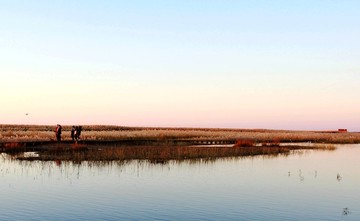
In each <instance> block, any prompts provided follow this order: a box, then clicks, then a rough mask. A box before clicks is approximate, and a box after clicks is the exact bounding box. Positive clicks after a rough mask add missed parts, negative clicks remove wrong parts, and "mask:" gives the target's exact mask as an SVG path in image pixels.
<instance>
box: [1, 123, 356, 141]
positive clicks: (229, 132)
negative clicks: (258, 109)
mask: <svg viewBox="0 0 360 221" xmlns="http://www.w3.org/2000/svg"><path fill="white" fill-rule="evenodd" d="M54 130H55V125H9V124H6V125H5V124H2V125H0V142H2V143H5V142H31V141H49V140H55V132H54ZM70 130H71V125H65V126H63V133H62V139H63V140H65V141H69V140H71V138H70ZM81 138H82V140H94V141H116V140H159V141H162V140H163V141H165V140H251V141H252V142H255V143H266V142H270V143H274V142H275V143H281V142H312V143H332V144H353V143H360V133H359V132H345V133H343V132H337V131H292V130H267V129H226V128H162V127H124V126H106V125H84V126H83V132H82V135H81Z"/></svg>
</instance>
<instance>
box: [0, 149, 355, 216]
mask: <svg viewBox="0 0 360 221" xmlns="http://www.w3.org/2000/svg"><path fill="white" fill-rule="evenodd" d="M0 156H1V157H0V178H1V181H2V182H0V195H1V197H2V200H1V202H2V203H1V206H0V220H24V219H27V218H28V217H32V218H33V219H35V220H53V219H59V220H89V219H91V220H94V219H96V220H103V219H105V220H154V219H155V220H239V219H240V220H342V219H346V220H359V219H360V205H359V203H358V199H359V198H360V192H359V191H358V186H359V185H360V169H359V168H360V159H359V157H360V146H359V145H353V146H351V145H348V146H344V147H339V148H338V149H337V150H335V151H315V150H306V151H299V150H297V151H291V152H290V153H287V154H280V155H277V156H274V155H269V156H259V155H257V156H248V157H245V156H242V157H226V158H216V159H214V158H206V159H187V160H168V161H162V162H159V161H152V160H120V161H119V160H117V161H38V160H33V161H27V160H16V156H14V155H7V154H1V155H0ZM338 175H339V176H340V177H341V182H339V180H338V179H337V178H338ZM299 208H301V209H299Z"/></svg>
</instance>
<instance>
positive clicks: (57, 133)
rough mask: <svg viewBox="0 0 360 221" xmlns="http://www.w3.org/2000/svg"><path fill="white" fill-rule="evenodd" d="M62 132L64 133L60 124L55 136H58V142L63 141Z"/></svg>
mask: <svg viewBox="0 0 360 221" xmlns="http://www.w3.org/2000/svg"><path fill="white" fill-rule="evenodd" d="M61 132H62V127H61V125H60V124H58V125H56V129H55V134H56V140H57V141H61Z"/></svg>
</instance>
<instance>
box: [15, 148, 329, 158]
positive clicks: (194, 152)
mask: <svg viewBox="0 0 360 221" xmlns="http://www.w3.org/2000/svg"><path fill="white" fill-rule="evenodd" d="M304 148H305V149H321V150H334V149H332V148H329V146H307V147H303V146H277V147H264V146H252V147H239V146H228V147H213V146H210V147H197V146H191V147H188V146H172V147H169V146H146V147H144V146H137V147H121V148H119V147H106V148H84V147H79V148H71V149H64V148H55V149H49V150H46V151H39V152H38V153H37V154H38V155H37V156H33V157H23V156H18V157H17V159H20V160H41V161H50V160H51V161H75V162H81V161H118V160H120V161H124V160H150V161H154V162H166V161H169V160H186V159H217V158H224V157H240V156H257V155H274V156H276V155H279V154H282V155H284V154H285V155H288V154H290V151H292V150H298V149H304Z"/></svg>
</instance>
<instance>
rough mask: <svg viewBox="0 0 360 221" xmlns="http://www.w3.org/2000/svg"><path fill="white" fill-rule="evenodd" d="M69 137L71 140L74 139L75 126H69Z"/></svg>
mask: <svg viewBox="0 0 360 221" xmlns="http://www.w3.org/2000/svg"><path fill="white" fill-rule="evenodd" d="M71 139H72V141H74V140H75V126H72V128H71Z"/></svg>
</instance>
